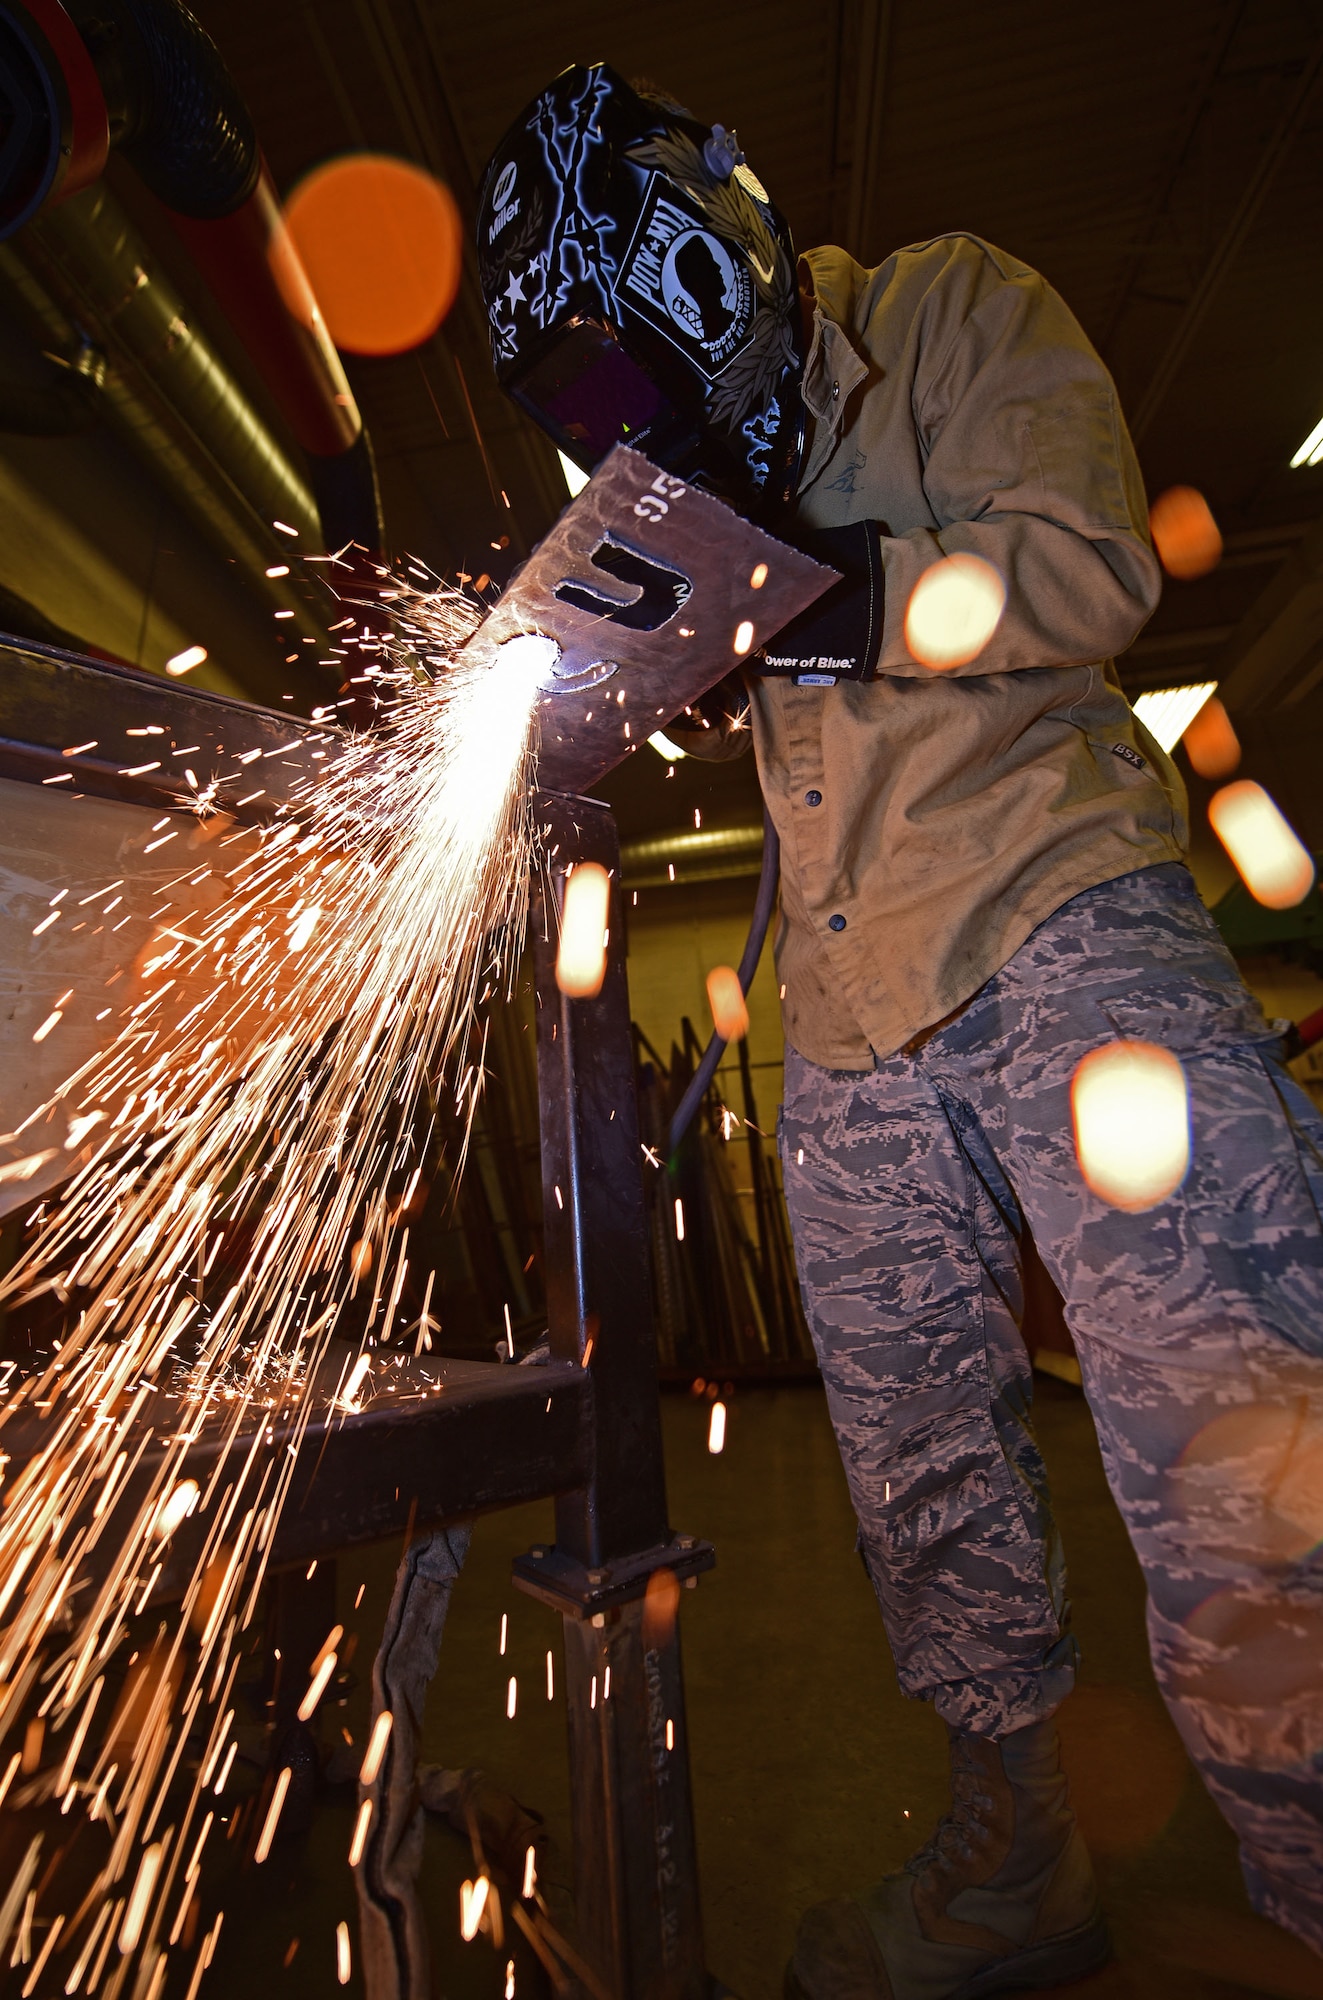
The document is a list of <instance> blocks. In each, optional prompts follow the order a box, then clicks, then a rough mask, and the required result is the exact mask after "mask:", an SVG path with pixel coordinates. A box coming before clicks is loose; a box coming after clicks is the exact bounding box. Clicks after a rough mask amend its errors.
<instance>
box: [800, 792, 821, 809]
mask: <svg viewBox="0 0 1323 2000" xmlns="http://www.w3.org/2000/svg"><path fill="white" fill-rule="evenodd" d="M804 804H805V805H806V806H820V805H821V804H822V793H821V792H805V794H804Z"/></svg>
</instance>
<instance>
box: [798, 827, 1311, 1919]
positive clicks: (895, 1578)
mask: <svg viewBox="0 0 1323 2000" xmlns="http://www.w3.org/2000/svg"><path fill="white" fill-rule="evenodd" d="M1117 1037H1129V1038H1136V1039H1142V1040H1147V1041H1152V1042H1156V1043H1158V1044H1160V1045H1161V1046H1163V1047H1165V1048H1167V1049H1170V1050H1171V1051H1172V1052H1173V1053H1174V1054H1175V1055H1177V1056H1178V1057H1179V1058H1180V1061H1181V1063H1182V1065H1183V1067H1184V1070H1185V1075H1186V1078H1187V1081H1188V1086H1189V1095H1190V1110H1191V1123H1192V1140H1193V1150H1192V1161H1191V1166H1190V1170H1189V1173H1188V1175H1187V1177H1186V1180H1185V1182H1184V1185H1183V1186H1182V1187H1181V1188H1180V1189H1179V1190H1178V1191H1177V1192H1176V1193H1175V1194H1174V1195H1172V1196H1171V1197H1169V1198H1168V1199H1167V1200H1166V1201H1164V1202H1162V1203H1160V1204H1159V1205H1158V1206H1157V1207H1155V1208H1153V1209H1151V1210H1148V1211H1147V1212H1145V1213H1142V1214H1127V1213H1123V1212H1121V1211H1119V1210H1117V1209H1114V1208H1109V1207H1107V1206H1106V1205H1105V1204H1104V1203H1103V1202H1101V1201H1100V1200H1099V1199H1098V1198H1097V1197H1096V1196H1094V1195H1093V1194H1091V1193H1090V1192H1089V1190H1088V1189H1087V1188H1086V1187H1085V1185H1084V1183H1083V1181H1082V1179H1081V1176H1080V1172H1079V1168H1078V1165H1077V1162H1076V1159H1075V1152H1074V1144H1073V1139H1072V1125H1071V1113H1070V1082H1071V1077H1072V1075H1073V1073H1074V1070H1075V1067H1076V1065H1077V1064H1078V1063H1079V1061H1080V1060H1081V1058H1082V1057H1083V1056H1085V1055H1087V1054H1088V1053H1089V1051H1090V1050H1092V1049H1095V1048H1097V1047H1098V1046H1099V1044H1100V1043H1103V1042H1105V1041H1107V1040H1110V1039H1114V1038H1117ZM780 1142H781V1152H782V1160H783V1166H784V1176H785V1189H786V1199H787V1203H788V1205H789V1209H790V1214H791V1220H792V1223H793V1226H794V1235H795V1244H796V1254H797V1259H798V1264H799V1272H800V1279H801V1283H802V1287H803V1292H804V1302H805V1308H806V1311H807V1315H808V1320H809V1325H810V1327H811V1328H812V1331H813V1337H814V1341H815V1344H816V1347H817V1351H818V1356H819V1360H820V1362H821V1365H822V1371H823V1375H824V1378H825V1380H826V1385H827V1394H828V1399H829V1403H830V1408H831V1414H832V1420H833V1423H834V1425H835V1427H836V1432H837V1437H838V1439H839V1442H840V1448H841V1454H842V1458H843V1460H844V1464H845V1471H846V1476H847V1479H848V1481H849V1485H850V1491H851V1495H852V1498H853V1501H854V1506H855V1509H856V1512H857V1514H858V1517H859V1524H860V1536H861V1543H862V1547H863V1550H864V1553H865V1557H866V1561H867V1564H868V1568H869V1572H870V1575H871V1576H872V1578H873V1581H874V1584H875V1587H876V1590H877V1594H878V1597H879V1600H880V1602H881V1606H882V1611H883V1616H884V1618H885V1621H886V1626H887V1632H888V1635H889V1638H890V1641H891V1646H892V1650H893V1653H894V1655H895V1659H896V1665H897V1670H898V1673H899V1676H900V1681H901V1685H902V1687H903V1688H904V1689H905V1691H906V1692H907V1693H909V1694H911V1695H914V1696H919V1697H923V1698H925V1699H928V1700H931V1701H932V1702H934V1703H935V1705H936V1707H937V1709H938V1710H939V1712H940V1713H941V1714H942V1715H943V1716H944V1717H945V1718H946V1719H947V1720H948V1721H949V1722H951V1723H953V1724H955V1725H957V1726H958V1727H961V1728H965V1729H971V1730H974V1731H976V1732H978V1733H981V1734H984V1735H991V1736H997V1735H1002V1734H1005V1733H1007V1732H1009V1731H1011V1730H1014V1729H1017V1728H1019V1727H1020V1726H1022V1725H1023V1724H1025V1723H1028V1722H1031V1721H1033V1720H1034V1719H1036V1718H1037V1717H1039V1716H1041V1715H1044V1714H1048V1713H1050V1712H1051V1711H1052V1710H1053V1709H1054V1708H1055V1707H1056V1706H1057V1705H1058V1703H1059V1702H1060V1701H1061V1700H1062V1699H1063V1698H1064V1697H1065V1695H1066V1694H1067V1693H1068V1692H1069V1690H1070V1687H1071V1685H1072V1682H1073V1678H1074V1660H1075V1646H1074V1641H1073V1639H1072V1637H1071V1635H1070V1630H1069V1611H1068V1605H1067V1600H1066V1593H1065V1578H1064V1573H1063V1567H1062V1560H1061V1551H1060V1547H1059V1543H1058V1540H1057V1536H1056V1531H1055V1528H1054V1526H1053V1522H1052V1514H1051V1506H1050V1500H1049V1496H1048V1492H1047V1483H1046V1477H1045V1473H1044V1468H1043V1463H1042V1460H1041V1458H1040V1455H1039V1451H1038V1447H1037V1444H1036V1442H1035V1439H1034V1435H1033V1430H1032V1426H1031V1422H1030V1416H1029V1405H1030V1396H1031V1373H1030V1364H1029V1358H1028V1355H1027V1353H1026V1351H1025V1348H1024V1343H1023V1341H1022V1339H1021V1337H1020V1332H1019V1322H1020V1317H1021V1301H1022V1292H1021V1283H1020V1275H1019V1270H1018V1257H1017V1240H1018V1237H1019V1234H1020V1232H1021V1231H1022V1229H1023V1228H1024V1226H1025V1224H1026V1223H1027V1224H1028V1227H1029V1228H1030V1230H1031V1231H1032V1233H1033V1236H1034V1238H1035V1241H1036V1243H1037V1245H1038V1248H1039V1250H1040V1252H1041V1254H1042V1256H1043V1259H1044V1261H1045V1263H1046V1264H1047V1266H1048V1269H1049V1270H1050V1272H1051V1274H1052V1276H1053V1278H1054V1279H1055V1281H1056V1283H1057V1285H1058V1287H1059V1289H1060V1291H1061V1293H1062V1296H1063V1298H1064V1300H1065V1306H1066V1316H1067V1319H1068V1321H1069V1323H1070V1327H1071V1331H1072V1333H1073V1336H1074V1339H1075V1342H1076V1346H1077V1349H1078V1353H1079V1357H1080V1365H1081V1369H1082V1371H1083V1378H1084V1388H1085V1392H1086V1394H1087V1396H1088V1400H1089V1405H1090V1408H1091V1410H1092V1413H1093V1416H1094V1420H1095V1422H1096V1424H1097V1427H1098V1433H1099V1438H1100V1441H1101V1445H1102V1452H1103V1458H1104V1462H1105V1465H1106V1469H1107V1476H1108V1479H1109V1482H1110V1484H1111V1488H1112V1492H1113V1494H1114V1495H1115V1498H1116V1501H1117V1504H1118V1506H1119V1507H1120V1509H1121V1513H1122V1515H1123V1516H1124V1519H1125V1523H1126V1526H1127V1528H1128V1530H1129V1533H1130V1537H1131V1540H1132V1542H1133V1544H1134V1547H1135V1550H1136V1553H1137V1555H1138V1557H1139V1560H1140V1563H1141V1565H1142V1567H1143V1572H1144V1577H1145V1581H1146V1583H1147V1586H1148V1593H1149V1634H1150V1643H1151V1648H1152V1654H1153V1663H1154V1668H1155V1671H1156V1674H1157V1677H1158V1681H1159V1684H1160V1686H1161V1689H1162V1692H1163V1695H1164V1698H1165V1700H1166V1702H1167V1704H1168V1707H1169V1708H1170V1710H1171V1713H1172V1715H1173V1717H1174V1719H1175V1722H1176V1725H1177V1727H1178V1729H1179V1730H1180V1732H1181V1735H1182V1737H1183V1739H1184V1741H1185V1744H1186V1747H1187V1748H1188V1750H1189V1752H1190V1755H1191V1756H1192V1757H1193V1759H1194V1761H1195V1762H1196V1764H1197V1765H1198V1767H1199V1769H1200V1771H1201V1773H1202V1775H1203V1777H1204V1780H1205V1782H1206V1784H1207V1785H1208V1787H1209V1790H1210V1791H1211V1792H1212V1794H1213V1797H1214V1798H1215V1800H1216V1801H1217V1803H1218V1805H1219V1806H1220V1808H1221V1810H1222V1811H1223V1812H1224V1813H1225V1815H1226V1817H1227V1818H1228V1820H1229V1821H1230V1822H1231V1824H1232V1826H1233V1827H1234V1828H1235V1830H1236V1832H1237V1834H1238V1835H1239V1837H1240V1840H1241V1843H1242V1848H1241V1851H1242V1858H1243V1861H1244V1866H1245V1872H1246V1878H1247V1880H1248V1882H1249V1886H1250V1891H1251V1894H1252V1896H1253V1898H1254V1900H1255V1903H1256V1905H1257V1907H1258V1908H1259V1909H1260V1910H1262V1911H1263V1912H1264V1914H1265V1915H1267V1916H1270V1917H1273V1918H1275V1919H1276V1920H1277V1921H1278V1922H1281V1923H1284V1924H1286V1925H1288V1927H1290V1928H1291V1929H1293V1930H1295V1931H1296V1932H1298V1933H1299V1934H1300V1935H1301V1936H1303V1937H1305V1938H1306V1939H1307V1940H1308V1941H1309V1942H1311V1943H1312V1944H1313V1945H1314V1946H1315V1947H1316V1948H1320V1949H1323V1562H1321V1561H1320V1549H1319V1540H1320V1537H1321V1536H1323V1478H1320V1474H1319V1469H1318V1468H1319V1465H1320V1462H1321V1461H1323V1225H1321V1222H1320V1205H1321V1204H1323V1123H1320V1120H1319V1117H1318V1115H1317V1113H1316V1111H1315V1109H1314V1107H1313V1105H1312V1104H1311V1103H1310V1101H1309V1099H1308V1098H1307V1097H1306V1095H1305V1094H1304V1092H1303V1091H1302V1090H1301V1089H1300V1088H1299V1086H1298V1085H1297V1084H1296V1083H1295V1082H1294V1080H1293V1079H1292V1077H1291V1076H1290V1074H1289V1072H1288V1071H1287V1070H1286V1069H1285V1068H1284V1066H1283V1064H1282V1062H1281V1060H1280V1045H1279V1043H1278V1040H1277V1038H1276V1036H1275V1035H1274V1033H1273V1032H1272V1031H1271V1030H1270V1029H1269V1027H1268V1026H1267V1024H1266V1023H1265V1021H1264V1020H1263V1017H1262V1015H1261V1013H1260V1011H1259V1009H1258V1006H1257V1005H1256V1003H1255V1002H1254V1000H1253V999H1252V998H1251V996H1250V995H1249V994H1248V992H1247V991H1246V990H1245V988H1244V986H1243V985H1242V983H1241V980H1240V977H1239V974H1238V973H1237V971H1236V968H1235V965H1234V963H1233V961H1232V960H1231V958H1230V956H1229V955H1228V953H1227V951H1226V949H1225V947H1224V946H1223V944H1222V942H1221V939H1220V938H1219V936H1218V934H1217V931H1216V928H1215V926H1214V925H1213V923H1212V920H1211V918H1210V917H1209V916H1208V914H1207V912H1206V910H1205V909H1204V906H1203V904H1202V903H1201V902H1200V900H1199V898H1198V895H1197V893H1196V891H1195V888H1194V884H1193V881H1192V879H1191V878H1190V876H1189V874H1188V873H1187V871H1186V870H1185V869H1184V868H1183V867H1181V866H1179V865H1176V864H1165V865H1161V866H1157V867H1153V868H1148V869H1144V870H1142V871H1140V872H1138V873H1135V874H1131V875H1128V876H1123V877H1121V878H1120V879H1119V880H1117V881H1113V882H1109V883H1105V884H1104V885H1102V886H1101V887H1099V888H1096V889H1091V890H1089V891H1087V892H1086V893H1084V894H1083V895H1080V896H1076V897H1075V898H1074V899H1073V900H1072V901H1070V902H1068V903H1067V904H1065V905H1064V907H1063V908H1061V909H1060V910H1058V912H1057V913H1056V915H1055V916H1053V917H1051V918H1049V919H1048V921H1047V922H1045V923H1043V924H1042V925H1040V926H1039V928H1038V929H1037V930H1036V931H1034V932H1033V934H1032V935H1031V937H1030V938H1029V940H1028V942H1027V943H1026V944H1025V945H1024V946H1023V947H1022V948H1021V950H1020V951H1018V952H1017V953H1016V954H1015V956H1014V957H1013V958H1012V959H1011V960H1010V961H1009V963H1008V964H1007V965H1005V966H1004V967H1003V969H1002V970H1001V971H1000V972H999V973H997V974H996V976H995V977H994V978H993V979H991V980H990V981H989V982H988V983H987V984H986V985H985V986H984V987H983V988H982V989H981V990H980V991H979V992H978V994H977V995H976V996H975V997H974V999H973V1000H972V1001H971V1002H970V1003H969V1004H968V1005H967V1006H966V1007H965V1008H964V1010H963V1011H962V1012H960V1013H959V1014H958V1015H957V1016H956V1017H955V1018H954V1019H952V1020H951V1021H949V1022H948V1023H947V1024H946V1025H945V1026H943V1027H941V1028H940V1029H938V1030H937V1031H936V1032H933V1033H931V1034H930V1035H929V1036H928V1037H927V1038H926V1039H925V1038H923V1037H916V1038H915V1042H914V1043H911V1044H910V1045H908V1052H907V1051H901V1052H899V1053H897V1054H895V1055H891V1056H888V1057H887V1058H886V1059H885V1060H882V1061H880V1062H879V1063H878V1065H877V1068H876V1069H875V1071H874V1072H873V1073H871V1074H870V1073H862V1074H861V1073H858V1072H850V1071H840V1070H827V1069H822V1068H818V1067H816V1066H815V1065H813V1064H811V1063H809V1062H807V1061H806V1060H805V1059H804V1058H803V1057H801V1056H799V1055H797V1054H796V1053H794V1052H793V1051H788V1053H787V1063H786V1087H785V1104H784V1109H783V1115H782V1125H781V1135H780Z"/></svg>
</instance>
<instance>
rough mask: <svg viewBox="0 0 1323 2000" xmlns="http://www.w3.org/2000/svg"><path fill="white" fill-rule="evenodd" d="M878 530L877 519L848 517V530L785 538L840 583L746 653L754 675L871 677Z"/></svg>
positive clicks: (878, 634)
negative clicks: (837, 576)
mask: <svg viewBox="0 0 1323 2000" xmlns="http://www.w3.org/2000/svg"><path fill="white" fill-rule="evenodd" d="M881 534H882V523H881V522H879V521H852V522H851V523H850V525H849V527H846V528H815V529H805V530H802V531H800V532H797V533H796V534H795V535H794V536H793V538H792V537H790V536H787V537H786V539H787V540H790V539H793V541H794V543H795V546H796V547H797V548H800V549H802V550H803V551H804V554H805V555H806V556H812V557H813V558H814V559H815V561H817V562H823V563H827V564H829V565H830V567H831V568H832V569H834V570H838V571H839V572H840V577H841V581H840V582H839V583H837V584H833V585H832V587H831V589H830V590H828V591H826V592H824V594H823V595H822V596H821V597H820V598H818V600H817V602H816V603H814V604H810V606H809V608H808V610H807V611H801V613H800V614H799V616H798V618H794V619H792V620H791V622H790V623H789V625H786V626H784V627H783V628H782V630H781V631H779V632H778V633H777V634H776V635H775V637H774V638H771V639H769V640H768V642H767V644H766V645H765V646H764V647H763V648H762V650H761V651H760V652H757V653H754V654H751V655H750V658H749V669H750V671H751V672H752V673H756V674H773V675H775V676H776V677H777V679H779V680H793V681H795V682H796V683H797V684H798V685H799V686H800V687H831V686H833V685H834V683H835V682H837V681H871V680H872V678H873V676H874V673H875V672H876V669H877V656H878V654H879V652H880V651H881V650H882V612H883V604H884V586H883V576H882V546H881V539H880V538H881Z"/></svg>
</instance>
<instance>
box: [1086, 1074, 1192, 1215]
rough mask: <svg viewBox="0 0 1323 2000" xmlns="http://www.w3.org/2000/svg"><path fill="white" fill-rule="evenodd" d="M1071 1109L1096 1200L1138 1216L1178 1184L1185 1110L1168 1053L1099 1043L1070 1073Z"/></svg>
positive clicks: (1180, 1077) (1183, 1161)
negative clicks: (1071, 1074) (1073, 1071)
mask: <svg viewBox="0 0 1323 2000" xmlns="http://www.w3.org/2000/svg"><path fill="white" fill-rule="evenodd" d="M1070 1108H1071V1114H1072V1117H1073V1119H1074V1124H1075V1153H1076V1157H1077V1158H1078V1160H1079V1164H1080V1172H1081V1173H1082V1174H1083V1176H1084V1179H1085V1182H1086V1183H1087V1185H1088V1186H1089V1187H1090V1188H1091V1189H1092V1190H1093V1192H1094V1194H1096V1195H1098V1196H1099V1197H1100V1199H1101V1200H1103V1201H1105V1202H1108V1203H1110V1205H1111V1206H1112V1207H1113V1208H1123V1209H1125V1210H1127V1211H1128V1212H1129V1213H1131V1214H1137V1213H1138V1212H1139V1211H1140V1210H1142V1209H1146V1208H1155V1207H1156V1206H1157V1204H1158V1203H1159V1202H1160V1201H1165V1200H1166V1198H1167V1196H1168V1195H1169V1194H1172V1193H1174V1192H1175V1190H1176V1189H1177V1188H1178V1187H1179V1186H1180V1184H1181V1182H1182V1181H1183V1180H1184V1178H1185V1173H1186V1169H1187V1168H1188V1166H1189V1164H1190V1106H1189V1093H1188V1092H1187V1090H1186V1087H1185V1072H1184V1070H1183V1069H1182V1068H1181V1066H1180V1063H1179V1062H1178V1061H1177V1059H1176V1057H1175V1056H1174V1055H1172V1054H1171V1052H1170V1050H1168V1049H1161V1048H1159V1047H1158V1046H1157V1045H1156V1043H1154V1042H1131V1041H1118V1042H1106V1043H1104V1045H1103V1046H1102V1047H1101V1048H1099V1049H1094V1050H1093V1051H1092V1053H1091V1054H1089V1055H1087V1056H1085V1058H1084V1060H1083V1062H1082V1063H1080V1065H1079V1066H1078V1068H1077V1069H1076V1071H1075V1075H1074V1077H1073V1079H1072V1081H1071V1086H1070Z"/></svg>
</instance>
